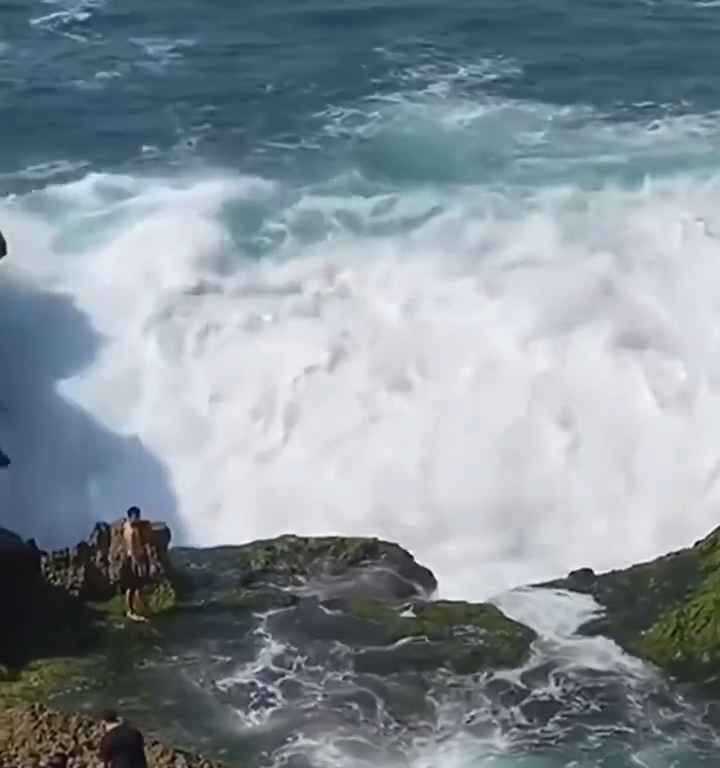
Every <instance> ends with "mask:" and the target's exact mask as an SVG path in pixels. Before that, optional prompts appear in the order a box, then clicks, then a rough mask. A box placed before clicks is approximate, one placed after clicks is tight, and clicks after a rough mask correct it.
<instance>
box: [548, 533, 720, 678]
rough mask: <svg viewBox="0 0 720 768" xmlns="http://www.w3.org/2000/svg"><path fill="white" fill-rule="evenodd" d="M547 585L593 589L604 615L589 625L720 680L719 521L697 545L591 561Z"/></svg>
mask: <svg viewBox="0 0 720 768" xmlns="http://www.w3.org/2000/svg"><path fill="white" fill-rule="evenodd" d="M541 586H547V587H555V588H563V589H570V590H573V591H576V592H583V593H587V594H590V595H592V596H593V597H594V598H595V599H596V600H597V602H598V603H599V604H600V605H601V606H602V607H603V608H604V613H603V615H601V616H599V617H597V618H596V619H593V620H592V621H590V622H589V623H588V624H586V625H585V626H584V627H583V628H582V630H581V631H582V632H583V633H585V634H604V635H607V636H608V637H611V638H612V639H614V640H616V641H617V642H618V643H619V644H620V645H621V646H622V647H623V648H625V649H626V650H628V651H629V652H631V653H634V654H636V655H638V656H640V657H642V658H645V659H647V660H649V661H651V662H653V663H655V664H657V665H658V666H659V667H661V668H663V669H665V670H667V671H668V672H670V673H671V674H672V675H673V676H675V677H676V678H677V679H678V680H681V681H684V682H692V683H696V684H700V685H702V686H711V687H720V528H717V529H715V530H714V531H713V532H712V533H710V534H709V535H708V536H707V537H705V538H704V539H702V540H700V541H698V542H697V543H696V544H695V545H693V546H692V547H688V548H686V549H682V550H679V551H677V552H673V553H671V554H668V555H665V556H663V557H659V558H657V559H655V560H652V561H650V562H647V563H642V564H639V565H634V566H631V567H630V568H625V569H622V570H617V571H611V572H609V573H605V574H601V575H597V574H595V573H594V572H593V571H591V570H590V569H582V570H579V571H575V572H573V573H571V574H570V575H569V576H568V577H567V578H565V579H559V580H556V581H552V582H548V583H546V584H543V585H541Z"/></svg>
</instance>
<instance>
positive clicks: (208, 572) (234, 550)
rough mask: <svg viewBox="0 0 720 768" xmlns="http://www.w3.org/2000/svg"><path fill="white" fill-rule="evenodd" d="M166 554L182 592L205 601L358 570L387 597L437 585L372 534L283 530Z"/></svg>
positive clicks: (297, 585) (429, 574)
mask: <svg viewBox="0 0 720 768" xmlns="http://www.w3.org/2000/svg"><path fill="white" fill-rule="evenodd" d="M170 555H171V560H172V562H173V565H174V569H175V571H176V572H177V573H178V574H179V575H180V576H181V577H182V578H184V579H185V580H186V582H187V585H188V586H187V589H186V590H185V592H184V593H183V594H184V596H185V594H190V595H194V596H195V597H197V596H198V595H200V596H201V597H202V598H203V599H205V600H211V599H222V598H223V593H228V592H236V591H237V590H239V589H266V588H275V589H285V590H298V589H302V588H303V587H304V586H305V585H306V584H307V583H308V582H313V581H319V582H323V581H325V582H332V581H333V579H336V580H342V579H344V578H346V577H347V578H348V581H352V577H353V575H357V573H358V572H360V571H362V573H363V576H364V578H365V587H366V589H373V588H374V589H375V591H376V592H379V593H381V594H382V595H383V596H384V597H388V598H398V599H404V598H407V597H412V596H414V597H416V596H418V595H420V594H425V593H432V592H433V591H434V590H435V589H436V588H437V581H436V580H435V577H434V576H433V574H432V572H431V571H430V570H428V569H427V568H425V567H424V566H422V565H420V564H419V563H417V562H416V561H415V559H414V557H413V556H412V555H411V554H410V553H409V552H407V551H406V550H404V549H403V548H402V547H400V546H398V545H397V544H393V543H391V542H386V541H382V540H380V539H376V538H361V537H344V536H322V537H305V536H293V535H285V536H278V537H277V538H274V539H263V540H260V541H254V542H251V543H249V544H243V545H242V546H230V547H227V546H224V547H214V548H210V549H204V550H193V549H188V548H178V549H174V550H172V551H171V553H170ZM373 574H374V575H375V577H376V582H377V583H376V584H374V585H372V584H371V582H372V579H371V578H370V577H371V575H373ZM381 575H382V576H383V577H384V579H385V581H383V580H382V579H381V578H380V577H381ZM357 587H358V589H360V588H361V585H360V583H359V581H358V584H357Z"/></svg>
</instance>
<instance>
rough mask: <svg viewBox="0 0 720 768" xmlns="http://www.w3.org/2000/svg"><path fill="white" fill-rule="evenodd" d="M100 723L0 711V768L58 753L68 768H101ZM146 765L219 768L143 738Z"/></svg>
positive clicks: (46, 712) (40, 712)
mask: <svg viewBox="0 0 720 768" xmlns="http://www.w3.org/2000/svg"><path fill="white" fill-rule="evenodd" d="M103 733H104V730H103V726H102V723H100V722H99V721H97V720H95V719H93V718H91V717H87V716H84V715H78V714H67V713H65V712H58V711H55V710H51V709H47V708H46V707H44V706H42V705H40V704H34V705H32V706H28V707H20V708H10V709H6V710H4V711H0V765H8V766H13V765H16V766H30V765H40V764H41V763H42V764H44V763H45V762H46V761H47V759H48V758H49V757H50V756H52V755H53V754H55V753H57V752H61V753H64V754H66V755H67V756H68V757H69V763H68V765H69V768H102V762H101V760H100V758H99V756H98V745H99V743H100V739H101V738H102V736H103ZM145 747H146V749H145V751H146V755H147V757H148V764H149V765H150V766H156V767H160V766H162V767H163V768H164V767H165V766H167V767H168V768H170V767H171V766H172V768H219V765H220V764H219V763H215V762H211V761H210V760H207V759H205V758H202V757H200V756H197V755H193V754H192V753H190V752H187V751H185V750H180V749H173V748H171V747H169V746H167V745H166V744H163V743H161V742H160V741H158V740H157V739H154V738H152V737H151V736H148V735H147V734H146V736H145Z"/></svg>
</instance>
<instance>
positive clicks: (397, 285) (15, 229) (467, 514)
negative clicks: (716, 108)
mask: <svg viewBox="0 0 720 768" xmlns="http://www.w3.org/2000/svg"><path fill="white" fill-rule="evenodd" d="M342 183H346V182H342V181H340V182H339V184H342ZM719 192H720V187H719V186H718V183H717V182H716V181H715V180H714V179H712V178H709V179H698V178H692V177H684V176H681V177H678V178H675V179H672V180H664V181H648V182H647V183H646V184H644V185H642V186H641V187H637V188H633V189H621V188H618V187H614V186H611V185H605V186H603V187H601V188H599V189H587V188H582V187H578V186H571V185H563V186H555V187H545V188H542V187H540V188H535V189H531V190H528V189H527V188H524V187H515V188H513V187H510V188H508V189H505V190H497V189H490V188H488V187H485V186H482V185H475V186H472V187H469V188H468V187H465V188H463V190H462V194H460V193H458V192H456V191H454V190H452V189H449V190H444V189H438V188H434V189H433V188H427V189H418V190H409V191H406V192H400V193H392V194H376V195H362V196H361V195H356V194H341V192H340V191H338V190H333V191H332V192H331V193H328V192H327V191H326V190H324V189H322V188H321V189H317V190H310V191H307V192H302V193H300V194H298V193H297V192H292V191H291V190H288V189H284V188H283V187H282V186H281V185H279V184H278V183H277V182H274V183H270V182H265V181H262V180H260V179H251V178H243V177H237V176H235V177H233V176H228V175H227V174H223V175H221V176H217V175H215V176H214V177H210V178H206V179H204V180H203V179H186V180H183V181H179V182H173V183H171V182H169V181H167V180H162V179H155V180H152V179H150V180H145V181H140V180H138V179H133V178H131V177H120V176H108V175H97V174H95V175H91V176H89V177H87V178H86V179H85V180H83V181H80V182H77V183H72V184H68V185H61V186H54V187H53V186H50V187H48V188H47V189H46V190H45V191H42V192H39V193H35V194H33V195H27V196H24V197H20V198H16V199H10V200H7V201H6V202H5V203H4V204H3V222H4V229H5V231H6V234H7V236H8V239H9V241H10V243H11V248H12V254H11V257H10V258H9V260H8V261H7V262H6V263H5V264H4V265H3V268H4V270H5V278H4V279H5V290H6V291H10V292H12V291H14V290H15V286H19V290H20V291H21V292H22V291H28V292H34V291H49V292H50V293H51V294H63V295H64V296H66V297H67V302H68V304H74V305H75V307H76V309H77V310H78V311H79V312H80V313H82V314H84V315H85V319H84V320H83V321H82V322H80V321H78V323H76V324H75V325H77V327H74V325H73V323H71V322H69V321H68V322H67V323H66V324H65V325H64V324H63V322H62V321H61V322H58V323H56V322H55V321H53V320H49V321H48V324H47V327H43V325H42V324H43V319H42V316H41V317H40V319H39V321H37V323H36V321H35V320H34V319H33V318H32V317H31V316H28V317H26V318H25V319H24V321H23V323H24V325H23V327H22V328H21V329H20V331H21V335H20V337H19V338H16V339H15V340H14V341H13V342H12V343H13V344H18V345H20V346H23V345H24V344H31V345H33V344H37V343H38V342H37V340H36V339H35V338H34V336H33V334H36V335H42V336H43V343H45V344H47V345H48V347H50V348H52V349H53V350H54V352H55V354H57V355H58V356H59V355H60V352H61V350H60V348H57V349H56V350H55V348H56V347H58V345H64V344H68V345H74V344H77V345H79V346H80V347H82V346H83V345H84V344H87V346H88V353H87V356H86V359H84V360H82V361H81V363H80V364H79V365H78V366H76V369H73V365H74V363H73V362H72V361H68V363H69V366H68V367H69V368H70V369H71V370H68V371H67V372H65V371H62V370H60V371H57V372H55V371H53V372H51V373H52V378H53V379H55V380H56V381H57V387H58V390H59V392H60V393H61V396H62V398H65V399H66V400H67V401H69V402H72V403H76V404H77V405H78V406H80V408H82V410H83V411H84V412H85V413H87V414H89V415H90V416H91V417H92V419H93V420H94V421H96V422H97V423H98V424H99V425H101V426H102V427H103V428H106V429H107V430H109V431H110V432H112V433H114V434H117V435H125V436H128V437H129V438H133V437H137V438H138V439H139V440H140V441H141V442H142V444H143V446H144V448H145V449H146V450H147V451H148V452H149V453H150V454H152V455H153V456H154V457H157V459H158V460H159V462H161V463H162V464H163V465H164V466H165V468H166V469H167V477H164V476H163V473H162V472H148V471H145V470H144V469H142V468H141V467H140V464H139V462H136V463H133V459H132V458H130V459H128V458H120V459H119V458H118V456H117V455H115V453H114V452H113V450H110V451H109V453H108V455H107V456H103V455H96V452H95V451H94V450H93V449H92V447H91V446H89V445H88V444H86V442H85V439H86V437H87V435H86V434H85V433H84V430H86V429H88V427H87V425H84V424H70V425H66V426H64V427H63V428H62V430H58V432H61V433H58V434H54V435H52V437H51V438H50V439H49V440H48V435H47V434H45V433H44V432H43V434H42V437H41V436H40V434H39V432H40V430H42V429H43V426H42V425H39V424H38V425H33V424H32V422H33V419H34V413H35V412H36V410H37V407H38V405H37V402H36V400H37V398H35V397H29V396H28V392H29V391H31V388H32V383H31V382H32V380H33V378H36V377H37V376H38V375H40V376H43V375H44V373H43V372H42V371H40V372H39V373H38V372H35V371H34V370H33V366H34V365H38V366H39V367H40V368H42V366H43V365H44V364H45V361H44V360H37V361H35V360H34V359H32V355H31V354H29V353H28V354H27V355H26V357H24V358H22V359H21V360H17V359H16V360H12V361H9V360H7V359H6V360H5V361H4V363H5V365H9V366H10V370H11V371H12V373H11V375H10V381H11V383H12V384H14V386H13V387H12V388H11V389H9V390H8V389H6V390H5V391H4V393H3V397H4V400H5V403H6V405H7V406H8V413H7V414H6V416H5V426H4V428H3V430H2V433H3V440H4V444H6V446H7V450H8V451H9V452H10V454H11V455H13V454H15V455H17V456H19V457H25V456H26V454H25V448H24V445H25V443H26V442H28V441H30V442H31V443H33V445H34V448H33V452H32V455H30V454H28V455H27V459H26V462H24V463H23V464H22V465H21V463H20V461H18V468H17V471H16V472H15V474H13V475H8V476H6V477H5V478H4V479H3V485H4V492H5V493H6V494H7V496H6V498H7V499H8V501H7V505H8V508H13V507H14V506H17V504H19V503H22V497H23V494H27V493H28V492H29V491H28V488H27V485H28V484H32V486H33V492H34V493H35V492H37V494H38V496H39V497H40V498H37V499H36V500H35V503H34V505H33V508H32V509H27V510H26V514H24V515H23V517H21V518H18V519H17V520H12V523H13V525H14V526H15V527H19V528H20V529H21V530H22V531H23V532H24V533H26V534H30V533H33V532H36V531H37V529H38V525H40V520H42V525H41V530H42V531H43V533H44V534H45V535H46V537H47V539H48V540H51V541H53V542H58V541H59V540H60V539H61V538H63V539H66V538H67V529H68V528H72V529H74V530H73V533H81V532H82V531H83V529H84V527H87V524H88V522H89V521H90V520H91V519H93V518H94V517H97V516H100V514H102V515H108V514H114V513H118V512H119V511H122V508H123V506H124V505H125V504H127V503H129V502H130V501H131V500H134V501H138V502H140V503H141V504H144V505H145V506H146V507H147V508H148V513H149V514H153V515H157V516H163V515H164V514H165V515H172V514H174V512H173V509H174V508H175V507H176V510H177V514H176V517H177V519H178V521H180V522H181V525H182V529H183V532H182V540H183V541H184V542H186V543H192V544H196V545H210V544H218V543H228V542H241V541H244V540H247V539H250V538H254V537H259V536H271V535H274V534H279V533H282V532H285V531H290V530H291V531H294V532H297V533H301V534H322V533H333V532H342V533H347V534H365V535H378V536H381V537H384V538H388V539H392V540H398V541H400V542H402V543H403V544H404V545H405V546H407V547H408V548H410V549H411V550H412V551H413V552H414V553H415V554H416V556H417V557H418V558H419V559H420V560H421V561H422V562H424V563H426V564H428V565H429V566H430V567H432V568H433V570H434V571H435V572H436V574H437V575H438V577H439V580H440V583H441V589H442V593H443V594H444V595H446V596H452V597H473V598H478V597H485V596H488V595H491V594H494V593H496V592H498V591H501V590H503V589H506V588H508V587H513V586H516V585H518V584H521V583H524V582H527V581H530V580H535V579H541V578H545V577H549V576H553V575H557V574H559V573H562V572H564V571H567V570H568V569H569V568H572V567H574V566H578V565H590V566H592V567H595V568H607V567H610V566H618V565H623V564H626V563H629V562H630V561H635V560H638V559H642V558H645V557H649V556H652V555H655V554H658V553H660V552H662V551H664V550H667V549H670V548H673V547H677V546H680V545H684V544H687V543H689V542H691V541H692V540H693V538H694V537H699V536H700V535H702V534H704V533H705V532H706V531H707V530H708V529H709V528H710V527H712V526H713V524H714V522H715V521H716V517H717V488H716V479H717V475H718V471H719V469H720V465H719V464H718V458H719V456H718V447H717V446H718V445H719V444H720V443H719V442H718V435H720V401H719V400H718V381H719V379H718V373H719V371H718V368H717V362H716V361H717V359H718V357H717V352H716V351H717V345H718V333H717V330H716V326H717V324H718V301H717V296H716V293H717V292H716V290H715V283H716V277H717V274H718V266H717V260H718V257H719V256H720V241H719V240H718V235H717V234H716V233H720V214H718V206H717V202H718V200H719V199H720V195H719V194H718V193H719ZM251 205H254V206H258V207H259V208H260V210H261V211H262V217H261V222H260V224H259V225H257V224H255V225H254V226H255V231H251V232H250V233H249V235H247V233H246V231H244V224H245V221H244V219H243V217H244V216H246V210H247V209H248V207H249V206H251ZM429 211H432V215H430V214H429V213H428V212H429ZM409 220H414V223H412V224H411V225H408V223H407V222H408V221H409ZM308 222H313V226H314V227H315V230H313V232H312V233H311V234H310V235H308V226H309V224H308ZM382 229H385V230H387V231H388V232H389V234H382ZM378 230H381V231H380V233H378ZM238 233H239V236H238ZM318 233H319V234H318ZM243 237H246V242H243V240H242V238H243ZM268 243H270V245H268ZM260 246H263V247H266V248H267V249H268V254H267V255H266V256H265V257H264V258H263V259H261V260H257V259H252V260H249V259H248V258H247V257H246V258H243V252H244V251H246V250H248V249H249V248H250V247H254V248H257V247H260ZM17 301H18V302H19V304H20V305H21V307H20V308H21V309H22V304H23V299H18V300H17ZM16 322H17V321H16ZM83 325H86V326H88V328H87V329H85V330H79V328H80V326H83ZM90 329H92V331H90ZM23 333H24V334H27V336H28V338H27V339H23V336H22V334H23ZM91 333H94V334H97V337H98V338H97V340H96V343H93V344H90V343H87V342H84V341H80V340H79V339H78V338H77V337H79V336H83V335H89V334H91ZM6 343H10V342H6ZM81 357H82V355H81ZM23 365H24V366H26V368H25V369H22V370H21V367H22V366H23ZM16 366H17V367H16ZM50 385H51V386H54V384H53V382H52V381H51V382H50ZM29 388H30V389H29ZM35 429H36V430H37V432H38V434H35ZM41 442H42V443H43V444H44V447H43V449H42V450H40V451H38V443H41ZM88 454H89V455H88ZM58 460H59V461H60V464H61V466H65V467H66V469H64V470H60V469H58V468H57V467H56V463H57V462H58ZM53 467H55V468H53ZM48 472H49V473H50V475H48V474H46V473H48ZM65 472H67V473H68V477H67V479H65V478H64V477H63V476H59V477H57V478H53V483H50V482H49V481H48V482H47V484H44V482H43V481H42V480H40V481H38V479H37V478H38V477H40V478H42V477H50V476H52V475H53V473H57V474H58V475H64V474H65ZM168 489H169V491H170V492H168ZM58 491H60V492H58ZM173 496H174V497H175V498H173ZM71 508H75V509H76V510H80V511H82V512H83V514H74V513H72V512H71V511H69V510H70V509H71Z"/></svg>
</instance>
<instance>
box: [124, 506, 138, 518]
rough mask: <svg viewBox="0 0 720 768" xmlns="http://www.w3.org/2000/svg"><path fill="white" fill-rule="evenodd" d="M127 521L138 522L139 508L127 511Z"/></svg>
mask: <svg viewBox="0 0 720 768" xmlns="http://www.w3.org/2000/svg"><path fill="white" fill-rule="evenodd" d="M126 514H127V519H128V520H139V519H140V507H130V509H128V511H127V513H126Z"/></svg>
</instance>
